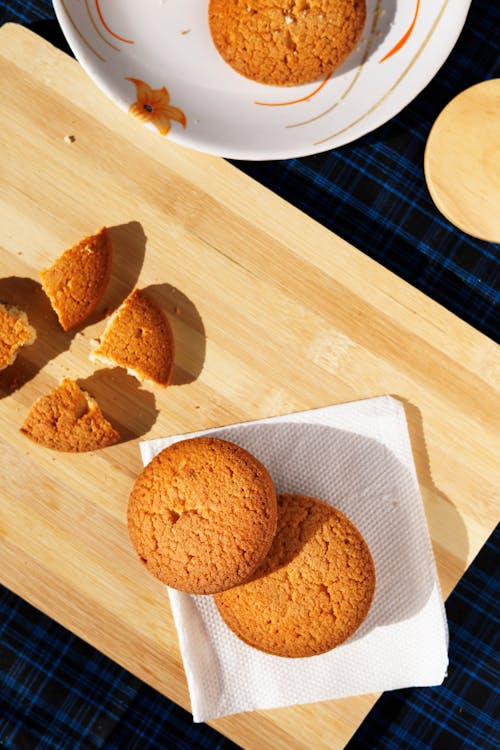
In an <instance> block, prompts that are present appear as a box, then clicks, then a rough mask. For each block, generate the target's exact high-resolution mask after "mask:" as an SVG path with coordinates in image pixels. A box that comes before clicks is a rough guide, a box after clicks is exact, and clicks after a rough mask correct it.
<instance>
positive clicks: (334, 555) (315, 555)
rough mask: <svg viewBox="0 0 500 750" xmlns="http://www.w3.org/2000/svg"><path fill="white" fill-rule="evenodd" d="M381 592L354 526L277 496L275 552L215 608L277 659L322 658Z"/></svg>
mask: <svg viewBox="0 0 500 750" xmlns="http://www.w3.org/2000/svg"><path fill="white" fill-rule="evenodd" d="M374 592H375V567H374V565H373V560H372V557H371V554H370V550H369V549H368V546H367V544H366V542H365V541H364V539H363V537H362V536H361V534H360V533H359V531H358V530H357V529H356V527H355V526H354V525H353V524H352V523H351V522H350V521H349V519H347V518H346V517H345V516H344V515H343V514H342V513H341V512H340V511H339V510H336V509H335V508H333V507H332V506H330V505H328V504H327V503H325V502H323V501H322V500H317V499H316V498H313V497H306V496H304V495H279V496H278V529H277V532H276V536H275V538H274V541H273V544H272V546H271V550H270V552H269V554H268V556H267V557H266V559H265V560H264V561H263V563H262V565H260V566H259V568H258V569H257V570H256V572H255V573H254V575H253V576H252V578H251V579H250V580H249V581H248V582H247V583H245V584H243V585H241V586H238V587H236V588H233V589H231V590H230V591H225V592H223V593H220V594H217V595H216V596H215V597H214V599H215V603H216V605H217V608H218V610H219V612H220V614H221V616H222V618H223V620H224V621H225V623H226V624H227V625H228V627H229V628H230V629H231V630H232V631H233V632H234V633H235V634H236V635H237V636H238V637H239V638H241V639H242V640H243V641H245V643H247V644H249V645H250V646H253V647H254V648H258V649H259V650H261V651H265V652H267V653H270V654H275V655H277V656H287V657H304V656H313V655H315V654H321V653H324V652H325V651H329V650H330V649H332V648H334V647H335V646H338V645H339V644H340V643H342V642H343V641H345V640H346V639H347V638H349V637H350V636H351V635H352V634H353V633H354V632H355V631H356V630H357V629H358V627H359V626H360V625H361V623H362V622H363V620H364V619H365V617H366V615H367V614H368V611H369V609H370V605H371V602H372V599H373V595H374Z"/></svg>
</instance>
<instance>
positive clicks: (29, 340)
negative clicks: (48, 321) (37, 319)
mask: <svg viewBox="0 0 500 750" xmlns="http://www.w3.org/2000/svg"><path fill="white" fill-rule="evenodd" d="M35 339H36V331H35V329H34V328H33V326H31V325H30V324H29V321H28V316H27V315H26V313H25V312H24V311H23V310H20V309H19V308H18V307H15V306H14V305H5V304H1V303H0V370H4V369H5V368H6V367H9V365H11V364H13V363H14V361H15V359H16V357H17V355H18V353H19V350H20V349H21V348H22V347H23V346H30V345H31V344H33V343H34V341H35Z"/></svg>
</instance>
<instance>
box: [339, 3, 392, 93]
mask: <svg viewBox="0 0 500 750" xmlns="http://www.w3.org/2000/svg"><path fill="white" fill-rule="evenodd" d="M396 2H397V0H383V2H382V0H367V2H366V22H365V26H364V29H363V34H362V35H361V39H360V41H359V42H358V44H357V46H356V49H354V50H353V51H352V52H351V54H350V55H349V57H348V58H347V59H346V60H345V61H344V62H343V63H342V65H340V66H339V67H338V68H336V70H335V71H334V73H333V75H332V80H335V78H339V77H340V76H343V75H345V74H346V73H350V72H352V71H354V70H356V68H359V66H360V65H363V64H365V63H366V62H368V60H370V58H371V57H373V56H374V55H377V54H378V52H379V49H380V47H381V46H382V44H383V43H384V41H385V39H386V37H387V35H388V34H389V32H390V30H391V27H392V25H393V23H394V18H395V16H396Z"/></svg>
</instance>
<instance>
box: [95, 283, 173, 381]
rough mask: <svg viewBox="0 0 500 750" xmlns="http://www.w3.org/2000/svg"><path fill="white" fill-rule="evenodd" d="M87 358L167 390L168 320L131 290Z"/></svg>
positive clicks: (169, 362) (170, 368)
mask: <svg viewBox="0 0 500 750" xmlns="http://www.w3.org/2000/svg"><path fill="white" fill-rule="evenodd" d="M90 358H91V359H92V361H94V362H101V363H102V364H104V365H106V366H109V367H116V366H118V367H124V368H125V369H126V370H127V372H128V373H129V374H130V375H133V376H134V377H136V378H137V379H138V380H140V381H145V380H149V381H150V382H152V383H155V384H156V385H162V386H167V385H168V384H169V382H170V378H171V376H172V371H173V367H174V336H173V333H172V329H171V327H170V323H169V322H168V318H167V317H166V315H164V313H163V311H162V310H160V308H159V307H157V305H155V303H154V302H153V301H152V300H151V299H150V298H149V297H148V295H147V294H146V292H145V291H144V290H142V289H135V290H134V291H133V292H132V293H131V294H129V296H128V297H127V298H126V300H125V301H124V302H123V303H122V304H121V305H120V307H119V308H118V310H117V311H116V312H115V313H113V315H112V316H111V318H110V319H109V321H108V323H107V325H106V328H105V330H104V333H103V334H102V336H101V339H100V343H99V345H98V346H97V347H96V348H95V349H94V350H93V352H92V353H91V355H90Z"/></svg>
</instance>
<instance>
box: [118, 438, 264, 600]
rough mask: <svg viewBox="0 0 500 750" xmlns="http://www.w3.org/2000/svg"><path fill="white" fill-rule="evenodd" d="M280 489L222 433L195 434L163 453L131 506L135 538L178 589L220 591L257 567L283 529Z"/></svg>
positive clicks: (144, 556) (139, 483)
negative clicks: (279, 520)
mask: <svg viewBox="0 0 500 750" xmlns="http://www.w3.org/2000/svg"><path fill="white" fill-rule="evenodd" d="M276 513H277V507H276V494H275V491H274V485H273V482H272V479H271V477H270V476H269V474H268V472H267V470H266V469H265V468H264V466H263V465H262V464H261V463H260V462H259V461H258V460H257V459H256V458H255V457H254V456H252V455H251V454H250V453H248V452H247V451H246V450H244V449H243V448H241V447H239V446H238V445H235V444H234V443H229V442H227V441H226V440H220V439H218V438H209V437H204V438H191V439H187V440H182V441H181V442H178V443H174V444H173V445H171V446H169V447H168V448H165V449H164V450H163V451H162V452H161V453H159V454H158V455H157V456H156V457H155V458H154V459H153V460H152V461H151V462H150V463H149V464H148V465H147V466H146V467H145V468H144V470H143V471H142V472H141V474H140V475H139V477H138V478H137V480H136V483H135V485H134V488H133V490H132V493H131V495H130V500H129V505H128V529H129V534H130V538H131V540H132V544H133V545H134V547H135V550H136V552H137V554H138V555H139V557H140V559H141V560H142V561H143V562H144V563H145V565H146V567H147V568H148V570H149V571H150V572H151V573H152V574H153V575H154V576H156V577H157V578H159V579H160V581H163V583H166V584H167V585H168V586H171V587H172V588H174V589H179V590H181V591H186V592H188V593H190V594H213V593H215V592H217V591H223V590H224V589H227V588H229V587H230V586H235V585H237V584H239V583H242V582H243V581H246V580H247V578H248V577H249V576H250V575H251V574H252V573H253V572H254V570H255V569H256V568H257V566H258V565H259V564H260V563H261V562H262V560H263V559H264V557H265V556H266V554H267V553H268V551H269V548H270V546H271V542H272V540H273V537H274V533H275V530H276Z"/></svg>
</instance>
